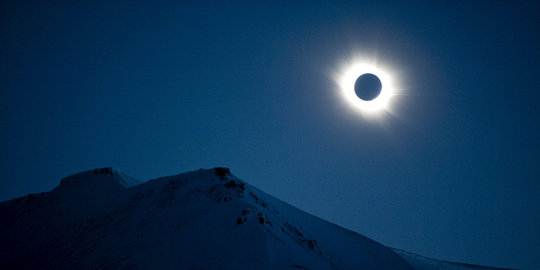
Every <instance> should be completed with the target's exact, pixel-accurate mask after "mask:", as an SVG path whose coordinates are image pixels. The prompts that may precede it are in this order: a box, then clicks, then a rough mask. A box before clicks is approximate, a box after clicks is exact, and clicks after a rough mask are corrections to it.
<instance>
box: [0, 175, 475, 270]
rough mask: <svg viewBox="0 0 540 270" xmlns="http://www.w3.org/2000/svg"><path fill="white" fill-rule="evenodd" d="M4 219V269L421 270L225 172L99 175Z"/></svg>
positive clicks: (9, 208) (76, 178)
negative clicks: (145, 178) (144, 178)
mask: <svg viewBox="0 0 540 270" xmlns="http://www.w3.org/2000/svg"><path fill="white" fill-rule="evenodd" d="M0 216H2V221H1V222H0V269H31V268H40V269H96V268H100V269H120V268H129V269H150V268H152V269H340V270H341V269H343V270H345V269H415V268H413V267H412V266H411V264H413V265H414V261H411V260H410V258H408V257H407V256H403V254H402V256H403V257H402V256H400V255H398V254H397V253H396V252H394V251H393V250H391V249H389V248H387V247H385V246H383V245H381V244H379V243H377V242H375V241H373V240H371V239H369V238H366V237H364V236H362V235H359V234H357V233H355V232H352V231H349V230H346V229H343V228H341V227H339V226H337V225H334V224H332V223H329V222H326V221H324V220H322V219H320V218H317V217H315V216H312V215H310V214H308V213H305V212H303V211H301V210H299V209H297V208H295V207H293V206H290V205H288V204H286V203H284V202H282V201H279V200H278V199H276V198H274V197H272V196H270V195H268V194H266V193H264V192H262V191H260V190H258V189H256V188H254V187H252V186H250V185H248V184H247V183H245V182H243V181H242V180H240V179H238V178H236V177H235V176H233V175H232V174H230V171H229V170H228V169H226V168H214V169H209V170H202V169H201V170H198V171H194V172H188V173H184V174H179V175H175V176H169V177H162V178H159V179H155V180H151V181H148V182H146V183H142V182H141V181H138V180H135V179H133V178H130V177H128V176H126V175H125V174H123V173H122V172H120V171H118V170H115V169H110V168H105V169H96V170H92V171H87V172H83V173H80V174H76V175H73V176H70V177H67V178H64V179H63V180H62V181H61V184H60V185H59V186H58V187H57V188H55V189H54V190H52V191H50V192H47V193H41V194H31V195H28V196H25V197H21V198H18V199H14V200H10V201H7V202H3V203H0ZM403 258H405V259H407V260H405V259H403ZM407 261H409V262H407ZM416 269H421V270H424V269H430V270H432V269H433V270H435V269H446V268H418V267H417V268H416ZM457 269H468V268H457Z"/></svg>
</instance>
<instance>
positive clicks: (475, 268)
mask: <svg viewBox="0 0 540 270" xmlns="http://www.w3.org/2000/svg"><path fill="white" fill-rule="evenodd" d="M393 250H394V251H395V252H396V253H397V254H399V255H401V256H402V257H403V258H404V259H405V260H407V262H408V263H409V264H411V265H412V266H414V268H415V269H416V270H488V269H491V270H505V269H504V268H494V267H486V266H480V265H474V264H466V263H455V262H447V261H440V260H435V259H431V258H427V257H424V256H421V255H418V254H414V253H411V252H408V251H404V250H399V249H395V248H394V249H393ZM506 270H510V269H506Z"/></svg>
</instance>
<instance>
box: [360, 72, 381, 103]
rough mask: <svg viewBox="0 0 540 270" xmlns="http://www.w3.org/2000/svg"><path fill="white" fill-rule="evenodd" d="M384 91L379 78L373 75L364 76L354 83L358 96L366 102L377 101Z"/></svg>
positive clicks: (366, 74)
mask: <svg viewBox="0 0 540 270" xmlns="http://www.w3.org/2000/svg"><path fill="white" fill-rule="evenodd" d="M381 90H382V83H381V80H380V79H379V77H377V76H376V75H374V74H371V73H365V74H362V75H360V76H359V77H358V79H356V82H355V83H354V92H355V93H356V96H358V98H360V99H361V100H364V101H370V100H374V99H376V98H377V97H378V96H379V95H380V94H381Z"/></svg>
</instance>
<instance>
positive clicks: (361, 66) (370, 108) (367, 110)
mask: <svg viewBox="0 0 540 270" xmlns="http://www.w3.org/2000/svg"><path fill="white" fill-rule="evenodd" d="M335 80H336V82H337V83H338V85H339V88H340V91H341V93H342V94H343V97H344V98H345V101H346V102H347V103H349V104H350V105H352V107H353V108H354V109H356V110H358V111H359V112H360V113H362V115H364V116H366V117H372V116H377V115H380V116H383V115H385V114H386V112H390V111H391V108H390V105H391V102H390V99H392V98H393V97H395V86H394V83H393V80H392V76H391V74H390V73H389V72H388V70H387V69H385V68H384V67H382V66H380V65H377V64H376V63H370V62H368V61H362V60H361V59H360V60H357V61H353V62H352V63H350V64H348V65H346V66H344V67H343V69H342V70H341V71H340V72H338V73H336V74H335Z"/></svg>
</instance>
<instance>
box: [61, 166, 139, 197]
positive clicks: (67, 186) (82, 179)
mask: <svg viewBox="0 0 540 270" xmlns="http://www.w3.org/2000/svg"><path fill="white" fill-rule="evenodd" d="M142 183H143V181H140V180H138V179H135V178H132V177H130V176H128V175H127V174H125V173H124V172H122V171H121V170H119V169H116V168H112V167H106V168H96V169H93V170H88V171H84V172H80V173H77V174H73V175H70V176H68V177H65V178H63V179H62V180H60V185H59V186H57V187H56V188H55V189H54V191H55V193H72V195H73V196H85V195H92V196H94V195H97V194H103V193H110V192H114V191H119V190H124V189H128V188H131V187H134V186H137V185H140V184H142Z"/></svg>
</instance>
